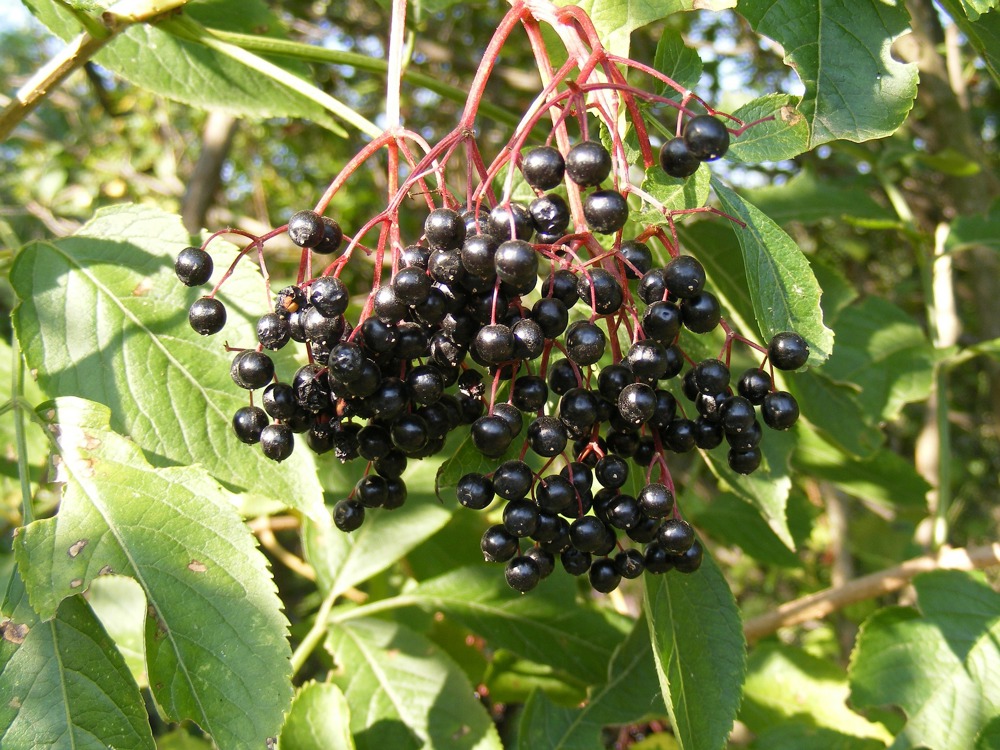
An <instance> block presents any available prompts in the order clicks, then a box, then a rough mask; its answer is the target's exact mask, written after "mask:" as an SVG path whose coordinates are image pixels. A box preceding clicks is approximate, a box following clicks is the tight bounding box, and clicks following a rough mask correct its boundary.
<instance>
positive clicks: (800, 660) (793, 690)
mask: <svg viewBox="0 0 1000 750" xmlns="http://www.w3.org/2000/svg"><path fill="white" fill-rule="evenodd" d="M849 693H850V688H849V687H848V685H847V674H846V673H845V672H844V671H843V669H841V668H840V667H838V666H835V665H834V664H833V663H831V662H829V661H827V660H824V659H820V658H818V657H816V656H812V655H811V654H809V653H807V652H805V651H803V650H801V649H798V648H794V647H792V646H785V645H780V644H761V645H760V646H757V647H756V648H755V649H754V651H753V653H752V654H751V655H750V659H749V661H748V663H747V678H746V683H745V684H744V687H743V706H742V708H741V709H740V721H742V722H743V723H744V724H746V725H747V727H749V729H750V730H751V731H752V732H753V733H754V734H758V735H759V734H761V733H763V732H766V731H769V730H772V729H775V728H777V727H781V726H782V725H786V724H788V723H790V722H796V721H798V722H801V723H807V724H810V725H812V726H815V727H822V728H826V729H830V730H838V732H840V733H842V734H844V735H848V736H849V737H852V738H854V739H859V738H864V739H873V740H876V741H877V744H876V747H884V746H885V743H886V741H889V740H891V739H892V735H891V734H889V732H888V731H886V729H885V727H883V726H882V725H881V724H875V723H873V722H871V721H869V720H868V719H866V718H864V717H863V716H861V715H860V714H857V713H855V712H854V711H852V710H851V709H850V708H849V707H848V706H847V697H848V694H849Z"/></svg>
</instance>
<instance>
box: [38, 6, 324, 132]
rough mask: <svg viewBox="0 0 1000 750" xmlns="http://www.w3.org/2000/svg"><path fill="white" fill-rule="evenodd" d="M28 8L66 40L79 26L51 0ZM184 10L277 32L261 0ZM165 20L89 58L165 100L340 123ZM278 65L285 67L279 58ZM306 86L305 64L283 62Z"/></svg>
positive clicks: (241, 27)
mask: <svg viewBox="0 0 1000 750" xmlns="http://www.w3.org/2000/svg"><path fill="white" fill-rule="evenodd" d="M25 4H26V5H27V6H28V7H29V9H30V10H31V11H32V13H34V14H35V16H36V17H37V18H38V19H39V20H40V21H41V22H42V23H44V24H45V25H46V26H47V27H48V28H49V29H50V30H51V31H52V32H54V33H55V34H57V35H59V36H61V37H62V38H63V39H69V38H71V37H72V36H74V35H76V34H77V33H79V31H80V27H79V24H78V22H77V21H76V20H75V19H74V17H73V16H72V15H71V14H70V13H68V12H67V11H66V10H65V9H64V8H62V7H60V4H59V3H58V2H54V1H53V0H26V3H25ZM112 4H113V3H112V2H110V0H101V2H99V3H91V4H89V5H90V6H92V7H90V8H88V10H89V11H90V13H92V14H95V15H96V14H98V13H100V12H101V11H102V10H105V9H106V8H107V7H108V6H110V5H112ZM182 12H183V13H184V14H185V15H186V16H189V17H190V18H191V19H195V20H197V21H199V22H201V23H204V24H205V25H207V26H210V27H214V28H218V29H222V30H225V31H236V32H246V33H260V30H261V29H264V30H266V32H267V33H269V34H273V35H281V34H282V24H281V21H280V20H279V18H278V17H277V16H276V15H275V14H274V12H273V11H271V10H270V9H269V8H268V7H267V5H266V4H265V3H263V2H260V0H253V1H252V2H251V1H248V0H240V2H238V3H234V2H232V0H199V1H197V2H190V3H187V4H186V6H185V7H184V9H183V11H182ZM172 23H174V22H172V21H171V20H170V19H166V20H165V21H161V23H159V24H150V23H139V24H135V25H133V26H130V27H129V28H128V29H126V30H125V31H123V32H122V33H120V34H118V36H117V37H116V38H115V39H113V40H112V41H111V42H110V43H109V44H108V45H107V46H106V47H105V48H104V49H103V50H101V51H100V52H99V53H98V54H97V55H96V56H95V61H96V62H98V63H100V64H101V65H103V66H104V67H106V68H107V69H108V70H112V71H114V72H115V73H117V74H118V75H120V76H122V77H123V78H125V79H127V80H129V81H131V82H132V83H134V84H136V85H138V86H141V87H142V88H145V89H147V90H149V91H152V92H153V93H155V94H159V95H160V96H164V97H166V98H168V99H173V100H175V101H179V102H183V103H184V104H189V105H191V106H195V107H201V108H203V109H212V110H219V111H223V112H229V113H232V114H234V115H241V116H245V117H253V118H261V117H304V118H308V119H310V120H312V121H314V122H316V123H318V124H320V125H323V126H325V127H327V128H329V129H331V130H333V131H334V132H338V133H340V134H343V133H344V131H343V129H342V128H341V127H340V126H339V125H337V124H336V123H335V122H334V121H333V119H332V118H331V117H330V114H329V112H327V110H326V109H324V107H322V106H321V105H319V104H318V103H317V102H316V101H314V100H313V99H311V98H309V97H308V96H306V95H304V94H303V92H302V90H301V89H300V90H296V89H294V88H292V87H291V86H286V85H282V84H281V83H278V82H277V81H275V80H274V79H273V78H271V77H269V76H267V75H265V74H263V73H262V72H260V71H259V70H255V69H254V68H253V67H250V66H248V65H246V64H244V63H242V62H240V61H238V60H235V59H233V58H232V57H231V56H228V55H225V54H221V53H220V52H218V51H216V50H213V49H209V48H208V47H206V46H204V45H203V44H199V43H197V42H195V41H192V40H190V39H186V38H183V37H181V36H178V35H176V34H174V33H170V32H168V31H166V30H165V29H166V28H172ZM277 64H279V65H287V60H281V61H280V62H279V63H277ZM287 70H288V72H289V73H290V74H294V77H295V78H297V79H298V80H300V81H301V88H302V89H304V88H306V87H311V86H312V84H310V83H309V82H308V81H307V80H306V78H305V76H307V75H308V69H306V68H302V67H299V68H294V67H292V68H288V69H287Z"/></svg>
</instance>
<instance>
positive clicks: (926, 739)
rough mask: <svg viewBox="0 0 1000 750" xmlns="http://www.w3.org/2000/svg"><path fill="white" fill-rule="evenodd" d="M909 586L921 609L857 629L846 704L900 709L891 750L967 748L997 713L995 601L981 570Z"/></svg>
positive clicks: (999, 659) (998, 605)
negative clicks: (904, 719) (900, 726)
mask: <svg viewBox="0 0 1000 750" xmlns="http://www.w3.org/2000/svg"><path fill="white" fill-rule="evenodd" d="M913 586H914V588H915V589H916V592H917V607H918V608H919V609H913V608H909V607H890V608H886V609H882V610H880V611H878V612H876V613H875V614H874V615H872V616H871V617H870V618H868V620H867V621H866V622H865V624H864V625H863V626H862V628H861V633H860V634H859V635H858V640H857V645H856V646H855V648H854V653H853V654H852V655H851V666H850V670H849V675H850V683H851V702H852V703H853V704H854V705H857V706H861V707H865V706H869V707H874V706H883V705H886V704H894V705H897V706H899V707H900V708H902V709H903V711H904V712H905V713H906V717H907V722H906V726H905V727H904V728H903V731H902V732H900V733H899V734H898V735H897V737H896V741H895V742H894V743H893V745H892V747H893V750H907V748H918V747H926V748H931V750H965V749H966V748H970V747H973V746H974V744H975V740H976V736H977V735H978V734H979V733H980V732H981V731H982V730H983V729H984V728H985V727H986V726H987V724H988V723H989V722H991V721H994V720H995V719H996V717H997V716H998V715H1000V679H998V678H997V675H1000V597H997V594H996V592H995V591H994V590H993V589H992V588H991V587H990V586H989V584H988V583H987V582H986V580H985V579H984V578H983V576H982V575H981V574H979V573H964V572H959V571H952V570H938V571H934V572H931V573H925V574H923V575H920V576H917V577H916V578H915V579H914V580H913ZM988 731H994V730H988ZM994 733H995V732H994Z"/></svg>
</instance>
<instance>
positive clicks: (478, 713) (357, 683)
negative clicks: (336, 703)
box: [327, 618, 502, 750]
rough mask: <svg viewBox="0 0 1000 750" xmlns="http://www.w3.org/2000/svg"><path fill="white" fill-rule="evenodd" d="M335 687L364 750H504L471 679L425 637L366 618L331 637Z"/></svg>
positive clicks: (341, 627)
mask: <svg viewBox="0 0 1000 750" xmlns="http://www.w3.org/2000/svg"><path fill="white" fill-rule="evenodd" d="M327 648H328V649H329V651H330V653H331V654H333V657H334V659H335V660H336V663H337V666H338V670H337V672H336V673H335V674H334V676H333V680H334V682H335V683H336V684H337V685H338V686H339V687H340V688H341V690H343V692H344V695H345V696H346V697H347V702H348V705H349V706H350V709H351V731H352V732H353V733H354V742H355V744H356V746H357V748H358V750H385V749H386V748H393V750H408V749H409V748H413V750H416V749H417V748H422V747H429V748H430V747H433V748H448V750H463V749H469V750H501V748H502V746H501V744H500V738H499V736H498V735H497V732H496V728H495V727H494V726H493V722H492V721H491V720H490V717H489V715H488V714H487V713H486V709H485V708H483V705H482V703H480V702H479V700H478V699H477V698H476V695H475V693H474V691H473V689H472V686H471V685H470V684H469V681H468V679H467V678H466V677H465V675H464V674H463V673H462V671H461V669H460V668H459V667H458V665H456V664H455V663H454V662H453V661H452V660H451V658H450V657H448V656H447V655H446V654H445V653H444V652H442V651H441V650H440V649H438V648H437V647H436V646H434V644H432V643H431V642H430V641H429V640H427V639H426V638H425V637H424V636H422V635H420V634H419V633H416V632H414V631H412V630H410V629H409V628H407V627H405V626H403V625H399V624H397V623H390V622H386V621H384V620H377V619H374V618H359V619H355V620H348V621H345V622H342V623H340V624H339V625H337V627H335V628H332V629H331V631H330V633H329V635H328V636H327Z"/></svg>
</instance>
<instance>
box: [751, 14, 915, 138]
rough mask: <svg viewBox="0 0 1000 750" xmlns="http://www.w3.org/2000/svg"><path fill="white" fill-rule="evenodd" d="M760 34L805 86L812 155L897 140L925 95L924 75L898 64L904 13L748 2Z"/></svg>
mask: <svg viewBox="0 0 1000 750" xmlns="http://www.w3.org/2000/svg"><path fill="white" fill-rule="evenodd" d="M736 9H737V11H738V12H739V13H741V14H742V15H743V17H744V18H746V19H747V20H748V21H749V22H750V25H751V26H753V29H754V31H756V32H757V33H758V34H762V35H764V36H767V37H770V38H772V39H774V40H775V41H778V42H780V43H781V45H782V46H783V47H784V49H785V62H786V64H788V65H789V66H791V67H793V68H794V69H795V71H796V72H797V73H798V75H799V78H801V79H802V83H803V84H804V85H805V89H806V92H805V96H803V98H802V102H801V103H800V104H799V107H798V109H799V111H800V112H801V113H802V114H803V115H804V116H805V118H806V122H807V123H808V125H809V137H810V141H809V147H810V148H813V147H815V146H818V145H820V144H821V143H826V142H828V141H832V140H836V139H838V138H843V139H846V140H850V141H866V140H869V139H872V138H881V137H883V136H887V135H891V134H892V133H894V132H895V131H896V129H897V128H898V127H899V126H900V124H902V122H903V120H904V119H905V118H906V115H907V114H908V113H909V111H910V107H912V106H913V100H914V98H915V97H916V94H917V67H916V65H915V64H913V63H910V64H903V63H900V62H897V61H896V60H894V59H893V57H892V55H891V53H890V46H891V45H892V42H893V40H895V39H896V38H897V37H898V36H899V35H901V34H903V33H905V32H906V31H907V29H908V28H909V18H908V17H907V14H906V11H905V10H904V9H903V7H902V6H901V5H897V4H889V3H885V2H880V0H854V1H852V2H850V3H843V2H840V1H839V0H819V1H818V2H810V1H807V0H777V2H775V0H740V1H739V2H738V3H737V5H736Z"/></svg>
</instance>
